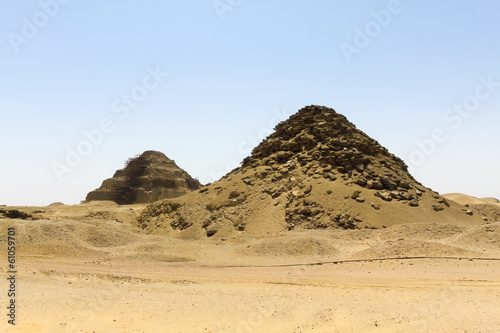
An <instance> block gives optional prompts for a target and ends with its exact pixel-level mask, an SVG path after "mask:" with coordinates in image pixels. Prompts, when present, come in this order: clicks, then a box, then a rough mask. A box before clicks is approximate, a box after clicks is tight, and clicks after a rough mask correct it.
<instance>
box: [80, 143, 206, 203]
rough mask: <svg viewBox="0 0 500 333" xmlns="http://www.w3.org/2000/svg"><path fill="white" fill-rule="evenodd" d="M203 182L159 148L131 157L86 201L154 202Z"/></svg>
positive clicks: (88, 196)
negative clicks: (122, 167)
mask: <svg viewBox="0 0 500 333" xmlns="http://www.w3.org/2000/svg"><path fill="white" fill-rule="evenodd" d="M200 186H201V184H200V183H199V182H198V181H197V180H195V179H193V178H192V177H191V176H190V175H189V174H188V173H187V172H186V171H184V170H182V169H181V168H179V167H178V166H177V164H175V162H174V161H173V160H171V159H169V158H168V157H167V156H165V155H164V154H163V153H160V152H157V151H151V150H150V151H146V152H144V153H143V154H141V155H140V156H137V157H135V158H132V159H129V160H128V161H127V163H126V166H125V168H124V169H120V170H118V171H116V173H115V174H114V176H113V177H112V178H109V179H106V180H105V181H104V182H103V183H102V185H101V187H100V188H98V189H96V190H94V191H92V192H90V193H89V194H88V195H87V198H86V200H85V201H100V200H110V201H114V202H116V203H118V204H133V203H150V202H154V201H157V200H161V199H167V198H175V197H178V196H181V195H184V194H186V193H189V192H191V191H194V190H197V189H198V188H199V187H200Z"/></svg>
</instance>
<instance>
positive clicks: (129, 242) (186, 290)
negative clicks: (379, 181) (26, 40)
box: [0, 204, 500, 332]
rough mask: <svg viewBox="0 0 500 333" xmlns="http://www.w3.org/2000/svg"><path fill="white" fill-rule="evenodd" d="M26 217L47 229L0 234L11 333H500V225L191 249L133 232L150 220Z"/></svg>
mask: <svg viewBox="0 0 500 333" xmlns="http://www.w3.org/2000/svg"><path fill="white" fill-rule="evenodd" d="M18 209H24V210H25V211H27V212H31V213H33V212H34V211H37V213H36V214H38V218H39V219H38V220H18V219H3V220H0V226H1V228H0V229H1V230H0V242H1V244H0V245H1V247H2V248H5V246H6V244H5V242H6V237H5V235H6V230H7V228H8V227H12V226H13V227H15V228H16V232H17V235H16V241H17V244H18V250H17V254H16V256H17V263H16V265H17V275H16V276H17V286H16V288H17V291H18V293H17V297H16V304H17V308H16V309H17V313H16V314H17V318H16V319H17V320H16V321H17V325H16V326H15V327H13V326H12V325H8V324H7V316H6V311H7V309H6V306H7V302H8V298H7V295H6V294H7V290H8V283H7V280H6V278H5V277H6V276H7V275H8V274H7V264H5V265H1V267H0V272H1V273H2V277H4V278H2V280H1V281H2V282H1V283H0V295H1V297H0V301H1V303H2V306H1V308H2V309H3V310H0V312H2V316H1V317H2V318H3V319H2V320H1V323H0V331H2V332H500V260H482V259H480V258H483V259H488V258H490V259H491V258H493V259H495V258H500V244H499V239H500V238H499V237H500V223H485V224H484V225H481V226H475V227H465V226H455V225H449V224H443V225H439V224H428V225H426V224H418V225H417V224H403V225H398V226H392V227H389V228H386V229H378V230H317V231H313V230H307V231H294V232H285V233H280V234H278V235H275V236H270V237H267V238H264V239H255V238H250V237H245V236H244V235H243V234H242V235H239V236H237V237H234V238H231V239H214V238H210V239H207V240H205V241H200V240H197V241H190V240H181V239H173V238H167V237H165V236H159V235H147V234H145V233H143V232H141V231H139V230H137V229H136V228H134V227H133V226H132V225H131V223H130V221H131V220H132V219H133V218H134V217H135V216H136V215H137V214H138V212H139V211H140V210H141V209H142V207H140V206H133V207H123V206H122V207H121V206H113V205H104V204H102V205H81V206H71V207H70V206H63V207H52V208H43V209H35V208H18ZM4 257H6V255H5V256H4ZM399 257H401V258H399ZM402 257H432V258H413V259H412V258H409V259H403V258H402ZM445 257H446V258H445ZM387 258H392V259H389V260H378V259H387ZM5 262H6V258H5ZM318 263H323V264H318Z"/></svg>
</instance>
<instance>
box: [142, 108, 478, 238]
mask: <svg viewBox="0 0 500 333" xmlns="http://www.w3.org/2000/svg"><path fill="white" fill-rule="evenodd" d="M408 222H412V223H414V222H417V223H420V222H422V223H434V222H435V223H440V222H442V223H457V224H465V225H474V224H481V223H483V221H482V219H481V217H480V216H478V215H477V214H476V215H474V214H472V215H470V212H467V209H466V208H465V207H464V206H461V205H459V204H457V203H455V202H450V201H448V200H446V199H445V198H444V197H442V196H440V195H439V194H438V193H437V192H434V191H432V190H431V189H429V188H426V187H424V186H423V185H422V184H420V183H418V182H417V181H416V180H415V179H414V178H413V177H412V176H411V175H410V174H409V173H408V171H407V166H406V165H405V163H404V162H403V161H402V160H401V159H399V158H398V157H396V156H394V155H393V154H391V153H389V152H388V151H387V149H385V148H384V147H382V146H381V145H380V144H379V143H378V142H377V141H375V140H373V139H371V138H370V137H368V136H367V135H366V134H365V133H363V132H362V131H360V130H358V129H356V127H355V126H354V125H353V124H352V123H350V122H349V121H348V120H347V119H346V118H345V117H344V116H342V115H340V114H337V113H336V112H335V111H334V110H333V109H330V108H326V107H321V106H308V107H305V108H303V109H301V110H299V111H298V112H297V113H296V114H294V115H292V116H291V117H290V118H289V119H288V120H286V121H284V122H281V123H280V124H278V125H277V126H276V128H275V132H274V133H273V134H271V135H270V136H269V137H267V138H266V139H265V140H263V142H261V143H260V144H259V145H258V146H257V147H256V148H255V149H254V150H253V151H252V154H251V155H250V156H249V157H247V158H245V159H244V160H243V162H242V166H241V167H239V168H237V169H235V170H233V171H232V172H230V173H229V174H227V175H226V176H224V177H223V178H222V179H221V180H219V181H217V182H215V183H213V184H210V185H209V186H206V187H203V188H201V189H200V190H198V191H196V192H193V193H190V194H188V195H186V196H183V197H182V198H178V199H173V200H169V201H163V202H160V203H157V204H153V205H150V206H149V207H147V208H146V209H145V211H144V212H143V214H142V215H141V217H140V218H139V219H138V226H139V227H141V228H143V229H146V230H148V231H150V232H153V233H158V232H160V233H167V234H171V235H173V236H176V237H187V238H201V237H207V236H209V237H211V236H213V235H215V234H217V235H218V236H221V237H231V236H234V235H235V234H236V235H237V234H240V233H246V234H248V235H253V236H262V235H268V234H273V233H277V232H280V231H283V230H294V229H327V228H343V229H358V228H383V227H384V226H390V225H393V224H401V223H408Z"/></svg>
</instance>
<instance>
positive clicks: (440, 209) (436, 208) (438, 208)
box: [432, 205, 444, 212]
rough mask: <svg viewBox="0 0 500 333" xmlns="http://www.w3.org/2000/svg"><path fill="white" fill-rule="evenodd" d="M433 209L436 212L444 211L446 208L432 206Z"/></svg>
mask: <svg viewBox="0 0 500 333" xmlns="http://www.w3.org/2000/svg"><path fill="white" fill-rule="evenodd" d="M432 208H434V210H435V211H436V212H440V211H442V210H444V208H443V207H442V206H441V205H432Z"/></svg>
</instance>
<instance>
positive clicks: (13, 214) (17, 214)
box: [0, 209, 33, 220]
mask: <svg viewBox="0 0 500 333" xmlns="http://www.w3.org/2000/svg"><path fill="white" fill-rule="evenodd" d="M0 215H3V217H4V218H7V219H21V220H26V219H29V218H32V217H33V216H32V215H30V214H28V213H25V212H21V211H19V210H17V209H9V210H4V209H0Z"/></svg>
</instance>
